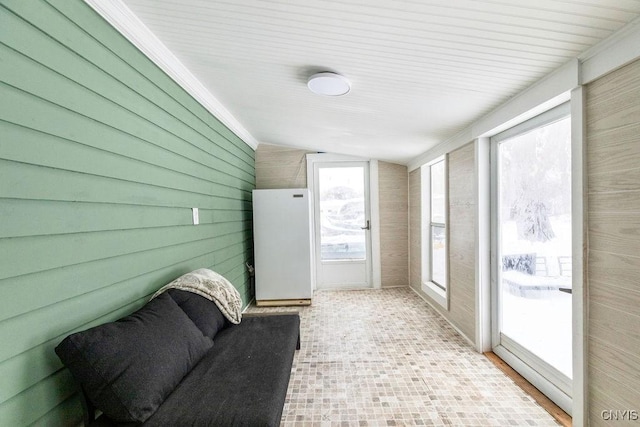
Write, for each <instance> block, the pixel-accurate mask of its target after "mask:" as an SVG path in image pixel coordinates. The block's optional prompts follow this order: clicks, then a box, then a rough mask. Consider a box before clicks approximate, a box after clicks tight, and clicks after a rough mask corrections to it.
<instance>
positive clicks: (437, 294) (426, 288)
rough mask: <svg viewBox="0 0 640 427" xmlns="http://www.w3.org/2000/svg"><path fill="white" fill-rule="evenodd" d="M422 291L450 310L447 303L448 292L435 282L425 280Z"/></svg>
mask: <svg viewBox="0 0 640 427" xmlns="http://www.w3.org/2000/svg"><path fill="white" fill-rule="evenodd" d="M422 292H424V293H425V294H427V296H428V297H429V298H431V299H432V300H434V301H435V302H436V303H437V304H438V305H440V306H441V307H442V308H444V309H445V310H449V307H448V305H447V292H446V291H444V290H443V289H442V288H441V287H439V286H438V285H436V284H435V283H433V282H423V283H422Z"/></svg>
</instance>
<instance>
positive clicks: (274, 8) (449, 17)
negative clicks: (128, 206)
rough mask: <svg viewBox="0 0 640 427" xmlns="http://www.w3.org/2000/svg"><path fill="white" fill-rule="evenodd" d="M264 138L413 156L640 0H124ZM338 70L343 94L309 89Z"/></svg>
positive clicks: (622, 18)
mask: <svg viewBox="0 0 640 427" xmlns="http://www.w3.org/2000/svg"><path fill="white" fill-rule="evenodd" d="M123 2H124V3H125V4H126V5H127V6H128V7H129V8H130V9H131V10H132V11H133V13H135V15H137V17H138V18H140V20H141V21H142V22H143V23H144V24H145V25H146V26H147V27H148V28H149V29H150V30H151V31H152V32H153V33H154V34H155V35H156V36H157V37H158V38H159V39H160V40H161V41H162V43H164V45H166V46H167V47H168V48H169V50H170V51H171V52H172V53H173V54H174V55H175V56H176V57H177V58H178V59H179V60H180V61H181V62H182V63H183V64H184V65H185V66H186V67H187V68H188V69H189V70H190V71H191V73H192V74H193V75H195V76H196V77H197V79H198V80H199V81H200V82H201V83H202V84H203V85H204V86H205V87H206V88H207V89H208V90H209V92H211V94H213V95H214V97H215V98H217V100H218V101H219V102H220V103H221V104H222V105H224V107H225V108H226V109H227V110H228V111H229V112H230V113H231V114H232V115H233V116H234V117H235V119H237V121H239V122H240V124H241V125H242V126H243V127H244V128H245V129H246V130H247V131H248V132H249V133H250V134H251V135H252V136H253V137H254V138H255V139H256V140H257V141H259V142H260V143H269V144H277V145H286V146H292V147H300V148H305V149H311V150H314V151H327V152H334V153H342V154H354V155H360V156H366V157H371V158H377V159H381V160H387V161H392V162H397V163H407V162H408V161H409V160H411V159H413V158H414V157H416V156H418V155H419V154H421V153H423V152H425V151H427V150H428V149H429V148H431V147H433V146H434V145H436V144H437V143H439V142H442V141H444V140H446V139H448V138H450V137H452V136H453V135H455V134H456V133H457V132H459V131H460V130H462V129H464V128H465V127H467V126H468V125H469V124H470V123H472V122H473V121H475V120H477V119H478V118H480V117H482V116H483V115H485V114H487V113H488V112H490V111H491V110H492V109H494V108H496V107H497V106H498V105H500V104H502V103H503V102H505V101H506V100H508V99H509V98H510V97H512V96H513V95H515V94H517V93H518V92H520V91H522V90H523V89H524V88H526V87H527V86H529V85H531V84H532V83H533V82H535V81H537V80H539V79H540V78H542V77H543V76H545V75H546V74H548V73H549V72H551V71H553V70H555V69H556V68H558V67H559V66H561V65H563V64H564V63H566V62H567V61H568V60H570V59H571V58H574V57H577V56H578V55H579V54H580V53H582V52H584V51H585V50H587V49H588V48H589V47H591V46H593V45H595V44H597V43H598V42H600V41H601V40H603V39H605V38H607V37H608V36H610V35H611V34H613V33H614V32H615V31H617V30H619V29H620V28H622V27H623V26H624V25H625V24H627V23H629V22H630V21H632V20H634V19H635V18H637V17H638V16H640V0H413V1H406V0H395V1H394V0H386V1H385V0H368V1H367V0H313V1H312V0H305V1H296V0H281V1H271V0H228V1H219V0H180V1H178V0H123ZM318 71H334V72H338V73H340V74H342V75H344V76H345V77H347V78H348V79H349V80H350V81H351V83H352V89H351V92H350V93H349V94H347V95H345V96H342V97H322V96H318V95H314V94H313V93H311V92H310V91H309V90H308V89H307V87H306V82H307V78H308V77H309V76H310V75H311V74H313V73H315V72H318Z"/></svg>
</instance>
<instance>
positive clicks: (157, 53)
mask: <svg viewBox="0 0 640 427" xmlns="http://www.w3.org/2000/svg"><path fill="white" fill-rule="evenodd" d="M84 1H85V3H86V4H88V5H89V6H90V7H91V8H92V9H93V10H95V11H96V12H97V13H98V14H99V15H100V16H102V17H103V18H104V19H105V20H106V21H107V22H108V23H109V24H111V25H112V26H113V27H114V28H115V29H116V30H117V31H118V32H120V34H122V35H123V36H124V37H125V38H126V39H127V40H129V41H130V42H131V43H132V44H133V45H134V46H135V47H137V48H138V49H139V50H140V51H141V52H142V53H143V54H144V55H145V56H146V57H147V58H149V59H150V60H151V61H153V63H155V64H156V65H157V66H158V67H159V68H160V69H161V70H162V71H164V72H165V73H166V74H167V75H168V76H169V77H171V79H173V80H174V81H175V82H176V83H177V84H178V85H180V87H182V88H183V89H184V90H185V91H187V93H189V94H190V95H191V96H192V97H193V98H194V99H195V100H196V101H198V102H199V103H200V104H201V105H202V106H203V107H204V108H205V109H206V110H207V111H209V112H210V113H211V114H212V115H213V116H214V117H215V118H217V119H218V120H219V121H220V122H221V123H222V124H224V125H225V126H226V127H227V128H229V130H231V132H233V133H235V134H236V135H237V136H238V137H239V138H240V139H242V140H243V141H244V142H245V144H247V145H248V146H249V147H251V148H252V149H253V150H255V149H256V148H257V147H258V141H257V140H256V139H255V138H254V137H253V136H252V135H251V134H250V133H249V131H248V130H247V129H246V128H245V127H244V126H243V125H242V124H241V123H240V122H239V121H238V120H237V119H236V118H235V117H234V116H233V115H232V114H231V113H230V112H229V110H227V109H226V108H225V107H224V106H223V105H222V103H220V101H218V100H217V99H216V98H215V97H214V96H213V95H212V94H211V92H209V90H208V89H207V88H206V87H205V86H204V85H203V84H202V83H201V82H200V81H199V80H198V79H197V78H196V77H195V76H194V75H193V74H192V73H191V72H190V71H189V70H188V69H187V67H185V65H184V64H183V63H182V62H180V60H179V59H178V58H177V57H176V56H175V55H174V54H173V53H172V52H171V51H170V50H169V48H167V47H166V46H165V45H164V44H163V43H162V42H161V41H160V39H158V37H157V36H156V35H155V34H153V32H151V30H150V29H149V28H148V27H147V26H146V25H145V24H144V23H143V22H142V21H141V20H140V18H138V17H137V16H136V15H135V14H134V13H133V12H132V11H131V9H129V8H128V7H127V5H125V4H124V3H123V2H122V1H121V0H84Z"/></svg>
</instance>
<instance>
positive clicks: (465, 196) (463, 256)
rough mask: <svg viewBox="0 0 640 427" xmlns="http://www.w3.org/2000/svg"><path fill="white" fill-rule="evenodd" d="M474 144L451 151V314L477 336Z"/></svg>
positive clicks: (461, 327) (460, 326) (473, 335)
mask: <svg viewBox="0 0 640 427" xmlns="http://www.w3.org/2000/svg"><path fill="white" fill-rule="evenodd" d="M474 148H475V147H474V144H468V145H466V146H464V147H462V148H459V149H457V150H455V151H453V152H451V153H449V292H450V299H449V314H450V316H451V320H452V322H454V324H456V325H457V326H458V327H459V328H460V330H461V331H462V332H463V333H464V334H465V335H466V336H467V337H468V338H471V339H472V340H475V336H476V332H475V322H476V320H475V318H476V312H475V306H476V304H475V297H476V286H475V262H476V261H475V256H476V252H475V246H476V216H477V208H476V190H475V187H476V185H475V184H476V178H475V150H474Z"/></svg>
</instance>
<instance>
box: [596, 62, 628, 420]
mask: <svg viewBox="0 0 640 427" xmlns="http://www.w3.org/2000/svg"><path fill="white" fill-rule="evenodd" d="M586 93H587V106H586V119H587V165H586V171H587V180H588V197H587V200H588V212H587V217H588V241H589V252H588V259H587V265H588V270H587V271H588V275H587V280H588V301H587V304H588V313H589V316H588V319H587V327H588V342H587V345H586V346H585V348H587V349H588V354H587V363H588V372H589V376H588V379H587V384H588V404H589V421H590V425H592V426H600V425H603V426H604V425H609V424H610V423H611V422H610V421H607V420H604V419H603V417H602V411H605V410H631V409H635V410H638V408H637V403H638V402H640V392H639V391H638V383H640V332H639V331H640V312H639V311H638V307H640V281H638V274H639V273H640V222H639V221H638V218H640V132H639V131H640V61H636V62H634V63H632V64H629V65H627V66H625V67H623V68H621V69H619V70H617V71H614V72H612V73H610V74H608V75H606V76H604V77H602V78H600V79H598V80H596V81H595V82H593V83H591V84H589V85H588V86H587V92H586Z"/></svg>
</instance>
